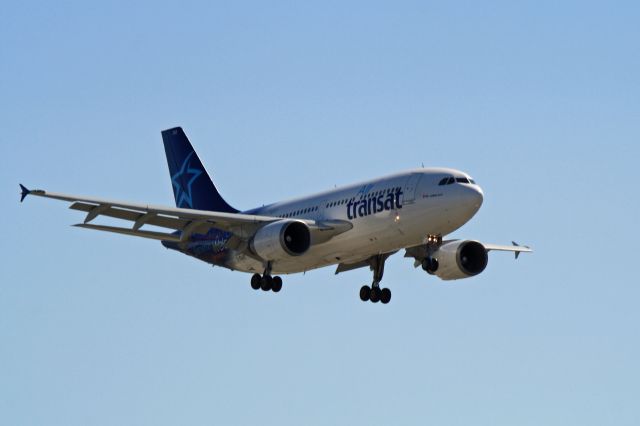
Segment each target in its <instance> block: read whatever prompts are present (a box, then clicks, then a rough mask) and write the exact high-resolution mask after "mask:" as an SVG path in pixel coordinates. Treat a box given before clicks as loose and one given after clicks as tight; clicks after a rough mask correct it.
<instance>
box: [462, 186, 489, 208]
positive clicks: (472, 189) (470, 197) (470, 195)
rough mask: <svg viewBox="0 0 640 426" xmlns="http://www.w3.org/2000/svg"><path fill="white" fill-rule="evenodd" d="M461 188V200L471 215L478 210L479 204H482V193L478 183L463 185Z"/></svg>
mask: <svg viewBox="0 0 640 426" xmlns="http://www.w3.org/2000/svg"><path fill="white" fill-rule="evenodd" d="M463 188H464V189H463V192H462V202H463V203H464V207H465V210H467V211H468V214H469V215H471V216H473V215H474V214H476V212H477V211H478V210H480V206H482V201H483V200H484V194H483V193H482V189H481V188H480V187H479V186H478V185H464V187H463Z"/></svg>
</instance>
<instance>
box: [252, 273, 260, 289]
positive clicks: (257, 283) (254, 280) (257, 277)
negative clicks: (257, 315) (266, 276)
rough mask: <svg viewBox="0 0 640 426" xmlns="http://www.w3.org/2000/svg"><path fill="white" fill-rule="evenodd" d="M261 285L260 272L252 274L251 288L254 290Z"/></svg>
mask: <svg viewBox="0 0 640 426" xmlns="http://www.w3.org/2000/svg"><path fill="white" fill-rule="evenodd" d="M261 285H262V277H261V276H260V274H253V276H252V277H251V288H252V289H254V290H258V289H259V288H260V286H261Z"/></svg>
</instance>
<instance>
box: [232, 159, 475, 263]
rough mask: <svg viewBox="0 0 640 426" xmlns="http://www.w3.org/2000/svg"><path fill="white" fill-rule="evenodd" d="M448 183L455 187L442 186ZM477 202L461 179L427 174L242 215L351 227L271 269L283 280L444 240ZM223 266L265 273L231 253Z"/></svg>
mask: <svg viewBox="0 0 640 426" xmlns="http://www.w3.org/2000/svg"><path fill="white" fill-rule="evenodd" d="M447 178H453V179H454V180H455V182H450V183H444V184H443V181H445V180H446V179H447ZM482 200H483V194H482V189H481V188H480V187H479V186H478V185H477V184H475V183H474V182H473V180H472V179H471V178H470V177H469V176H468V175H467V174H466V173H463V172H460V171H458V170H453V169H444V168H438V169H436V168H427V169H415V170H409V171H406V172H403V173H398V174H394V175H390V176H385V177H383V178H379V179H374V180H370V181H366V182H361V183H358V184H354V185H349V186H346V187H342V188H337V189H334V190H331V191H326V192H322V193H319V194H315V195H311V196H308V197H302V198H298V199H293V200H289V201H283V202H278V203H274V204H271V205H268V206H264V207H260V208H257V209H253V210H250V211H248V212H246V213H250V214H259V215H265V216H276V217H282V218H299V219H311V220H315V221H318V222H323V221H331V220H342V221H349V222H351V224H352V225H353V228H352V229H351V230H349V231H348V232H345V233H343V234H340V235H337V236H335V237H334V238H332V239H330V240H329V241H327V242H324V243H321V244H317V245H316V244H312V245H311V247H310V249H309V250H308V251H307V252H306V253H304V254H303V255H301V256H295V257H291V258H288V259H285V260H280V261H277V262H274V263H273V265H272V268H273V269H272V270H273V272H274V273H278V274H287V273H295V272H303V271H308V270H311V269H315V268H320V267H323V266H327V265H331V264H337V263H345V264H350V263H355V262H359V261H361V260H364V259H367V258H369V257H371V256H373V255H376V254H382V253H388V252H393V251H397V250H400V249H403V248H407V247H412V246H416V245H420V244H423V243H424V240H425V237H426V236H427V235H447V234H449V233H451V232H453V231H455V230H456V229H458V228H460V227H461V226H462V225H464V224H465V223H466V222H467V221H468V220H469V219H471V218H472V217H473V215H475V213H476V212H477V211H478V209H479V208H480V206H481V205H482ZM385 203H386V204H385ZM228 265H229V267H231V268H232V269H236V270H241V271H245V272H262V271H263V270H264V264H263V263H262V262H259V261H258V260H256V259H255V258H253V257H250V256H247V255H246V254H243V253H241V252H236V253H234V254H233V256H232V258H231V259H230V260H229V264H228Z"/></svg>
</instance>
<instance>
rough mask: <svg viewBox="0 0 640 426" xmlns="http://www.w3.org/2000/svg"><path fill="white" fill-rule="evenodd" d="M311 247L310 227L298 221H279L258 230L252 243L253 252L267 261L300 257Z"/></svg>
mask: <svg viewBox="0 0 640 426" xmlns="http://www.w3.org/2000/svg"><path fill="white" fill-rule="evenodd" d="M309 246H311V231H310V230H309V227H308V226H307V225H306V224H305V223H304V222H301V221H297V220H279V221H277V222H271V223H269V224H267V225H265V226H263V227H262V228H260V229H258V231H257V232H256V234H255V235H254V237H253V239H252V240H251V243H250V248H251V251H253V252H254V253H255V254H257V255H258V256H260V258H262V259H264V260H267V261H277V260H281V259H286V258H288V257H292V256H300V255H302V254H304V253H305V252H306V251H307V250H309Z"/></svg>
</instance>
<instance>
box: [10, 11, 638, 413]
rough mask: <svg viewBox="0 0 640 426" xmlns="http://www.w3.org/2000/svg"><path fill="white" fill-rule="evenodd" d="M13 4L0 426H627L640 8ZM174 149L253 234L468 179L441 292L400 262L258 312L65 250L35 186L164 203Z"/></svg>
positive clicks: (219, 286) (150, 247)
mask: <svg viewBox="0 0 640 426" xmlns="http://www.w3.org/2000/svg"><path fill="white" fill-rule="evenodd" d="M108 3H109V4H105V2H84V1H77V2H74V1H64V2H31V1H21V2H5V3H3V6H2V12H1V14H0V16H2V25H1V26H0V54H1V56H0V57H1V60H0V100H1V102H0V125H1V129H2V132H1V133H0V148H1V150H0V166H1V167H0V178H1V179H0V189H1V193H2V199H3V201H2V218H3V220H2V226H3V236H2V239H1V240H0V257H1V259H2V268H0V424H3V425H44V424H46V425H116V424H117V425H128V424H131V425H134V424H135V425H139V424H153V425H165V424H166V425H176V424H185V425H252V424H264V425H287V424H291V425H301V424H308V425H326V424H345V425H347V424H348V425H353V424H356V425H390V424H402V425H405V424H406V425H424V424H436V425H541V424H544V425H604V424H609V425H614V424H615V425H638V424H640V407H639V401H640V366H639V364H638V363H639V359H640V313H639V309H638V305H639V302H640V285H639V279H638V269H637V268H638V254H639V253H640V250H639V249H638V247H639V241H640V232H639V228H638V214H639V213H640V209H639V206H640V205H639V202H638V189H637V184H636V182H637V181H638V179H639V176H638V175H639V173H640V172H639V171H638V167H637V164H638V157H639V156H640V148H639V147H640V24H639V22H640V6H638V2H632V1H629V2H610V1H602V2H592V1H569V2H557V1H535V2H533V1H532V2H513V1H504V2H491V3H485V2H371V1H366V2H365V1H363V2H341V1H336V2H332V1H328V2H327V1H325V2H317V3H315V4H309V3H307V2H249V1H247V2H226V3H216V2H202V3H197V2H179V3H163V2H156V1H154V2H146V3H144V2H140V3H132V2H128V1H126V2H125V1H123V2H108ZM176 125H181V126H183V127H184V128H185V130H186V132H187V135H188V136H189V137H190V139H191V141H192V142H193V144H194V146H195V147H196V149H197V151H198V152H199V154H200V157H201V158H202V160H203V162H204V163H205V165H206V166H207V168H208V170H209V172H210V174H211V175H212V176H213V179H214V181H215V182H216V184H217V185H218V186H219V188H220V190H221V192H222V193H223V195H224V196H225V198H227V200H228V201H229V202H230V203H231V204H232V205H234V206H236V207H238V208H241V209H248V208H251V207H255V206H257V205H261V204H263V203H268V202H273V201H277V200H280V199H283V198H288V197H293V196H298V195H303V194H307V193H311V192H314V191H320V190H325V189H328V188H331V187H333V186H334V185H340V184H347V183H351V182H353V181H356V180H361V179H367V178H372V177H376V176H380V175H383V174H386V173H390V172H395V171H399V170H403V169H407V168H412V167H418V166H420V165H421V164H422V163H424V165H425V166H449V167H454V168H458V169H461V170H464V171H467V172H468V173H470V174H471V175H472V176H473V177H474V178H475V179H476V180H477V181H478V182H479V183H480V185H481V186H482V187H483V189H484V191H485V202H484V205H483V207H482V209H481V210H480V212H479V213H478V214H477V215H476V217H475V218H474V219H473V220H472V221H471V222H470V223H468V224H467V225H466V226H464V227H463V228H462V229H460V230H459V231H457V232H456V233H455V234H454V236H455V237H458V238H473V239H479V240H481V241H486V242H492V243H503V244H509V243H510V242H511V240H515V241H518V242H520V243H524V244H529V245H531V246H532V247H533V248H534V249H535V253H534V254H532V255H523V256H521V258H520V259H519V260H518V261H517V262H515V261H514V260H513V256H511V255H509V254H500V253H492V254H491V255H490V259H489V266H488V267H487V270H486V271H485V272H484V273H483V274H482V275H480V276H478V277H475V278H472V279H468V280H462V281H457V282H449V283H445V282H442V281H439V280H437V279H435V278H434V277H430V276H428V275H427V274H425V273H424V272H422V271H421V270H419V269H414V268H413V266H412V263H413V262H412V261H411V260H409V259H404V258H403V257H402V254H401V253H399V254H397V255H396V256H394V257H392V258H391V259H390V260H389V261H388V263H387V270H386V274H385V279H384V285H385V286H388V287H390V288H391V289H392V290H393V300H392V301H391V303H390V304H389V305H386V306H382V305H380V304H377V305H373V304H371V303H362V302H360V300H359V298H358V290H359V288H360V286H362V285H363V284H368V283H370V281H371V274H370V272H369V271H367V270H364V269H363V270H357V271H352V272H348V273H345V274H341V275H338V276H334V275H333V272H334V268H326V269H321V270H316V271H312V272H309V273H307V274H306V275H293V276H288V277H286V278H285V284H284V288H283V290H282V292H280V293H279V294H273V293H264V292H255V291H253V290H251V288H250V286H249V275H246V274H242V273H233V272H230V271H227V270H224V269H219V268H212V267H211V266H209V265H207V264H205V263H201V262H198V261H196V260H194V259H192V258H189V257H187V256H183V255H180V254H179V253H176V252H169V251H167V250H166V249H164V248H163V247H162V246H161V245H160V243H158V242H155V241H149V240H143V239H136V238H129V237H125V236H118V235H110V234H103V233H98V232H92V231H87V230H81V229H75V228H71V227H70V226H69V225H71V224H74V223H78V222H81V221H82V219H83V215H82V214H80V213H79V212H75V211H70V210H68V209H67V208H66V206H67V205H66V204H65V203H61V202H57V201H53V200H43V199H38V198H32V199H27V200H26V202H25V203H24V204H20V203H19V202H18V199H19V195H18V183H19V182H22V183H24V184H25V185H27V186H30V187H40V188H43V189H48V190H51V191H59V192H68V193H75V194H83V195H94V196H100V197H105V198H116V199H123V200H129V201H139V202H149V203H154V204H164V205H172V204H173V195H172V190H171V184H170V179H169V176H168V171H167V165H166V160H165V157H164V151H163V147H162V142H161V138H160V131H161V130H162V129H166V128H169V127H173V126H176Z"/></svg>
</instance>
